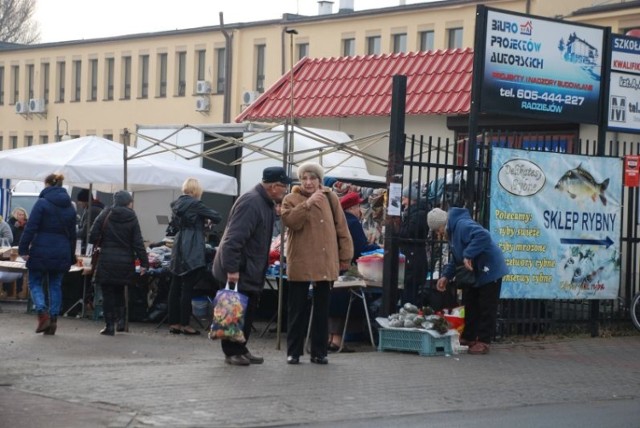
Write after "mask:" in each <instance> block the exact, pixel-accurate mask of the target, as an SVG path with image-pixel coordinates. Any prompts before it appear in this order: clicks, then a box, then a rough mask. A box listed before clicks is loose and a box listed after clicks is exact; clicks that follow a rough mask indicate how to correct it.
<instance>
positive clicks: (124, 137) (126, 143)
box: [122, 128, 129, 190]
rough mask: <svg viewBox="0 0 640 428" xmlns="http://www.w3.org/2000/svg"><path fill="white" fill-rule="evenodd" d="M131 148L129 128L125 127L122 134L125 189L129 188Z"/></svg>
mask: <svg viewBox="0 0 640 428" xmlns="http://www.w3.org/2000/svg"><path fill="white" fill-rule="evenodd" d="M128 148H129V129H127V128H124V133H123V134H122V150H123V152H122V156H123V158H124V159H123V160H124V175H123V184H124V190H127V160H128V158H129V154H128V150H127V149H128Z"/></svg>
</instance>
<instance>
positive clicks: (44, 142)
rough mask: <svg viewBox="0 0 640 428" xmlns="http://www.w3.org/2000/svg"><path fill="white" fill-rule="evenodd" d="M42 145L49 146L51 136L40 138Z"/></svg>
mask: <svg viewBox="0 0 640 428" xmlns="http://www.w3.org/2000/svg"><path fill="white" fill-rule="evenodd" d="M40 144H49V136H48V135H41V136H40Z"/></svg>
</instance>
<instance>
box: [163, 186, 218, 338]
mask: <svg viewBox="0 0 640 428" xmlns="http://www.w3.org/2000/svg"><path fill="white" fill-rule="evenodd" d="M202 192H203V190H202V186H201V185H200V182H199V181H198V180H196V179H195V178H188V179H187V180H186V181H185V182H184V183H183V184H182V193H183V194H182V195H181V196H180V197H179V198H178V199H176V200H175V201H173V202H172V203H171V212H172V214H173V218H172V219H171V224H173V225H174V226H175V227H176V228H177V230H178V232H177V233H176V236H175V238H174V242H173V248H172V251H171V273H172V274H173V280H172V281H171V287H170V288H169V333H172V334H180V333H182V334H187V335H193V334H200V332H199V331H197V330H194V329H193V327H191V326H190V325H189V317H191V297H192V294H193V285H194V284H196V283H198V281H199V280H200V277H201V275H203V274H204V269H205V267H206V265H207V263H206V259H205V242H204V226H205V221H206V222H207V223H208V222H212V223H213V224H218V223H220V221H221V220H222V217H221V216H220V214H218V213H217V212H216V211H214V210H212V209H211V208H207V206H206V205H205V204H204V203H202V201H201V200H200V198H201V197H202Z"/></svg>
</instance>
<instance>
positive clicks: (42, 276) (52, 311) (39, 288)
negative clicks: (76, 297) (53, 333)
mask: <svg viewBox="0 0 640 428" xmlns="http://www.w3.org/2000/svg"><path fill="white" fill-rule="evenodd" d="M63 276H64V272H51V271H46V270H31V269H30V270H29V290H30V292H31V298H32V299H33V304H34V305H35V307H36V312H38V313H41V312H46V311H47V299H46V297H45V285H44V282H45V281H46V280H47V278H48V287H47V289H48V292H49V295H48V298H49V299H48V300H49V307H48V309H49V315H50V316H52V317H55V316H58V315H59V314H60V309H61V306H62V277H63Z"/></svg>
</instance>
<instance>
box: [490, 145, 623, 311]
mask: <svg viewBox="0 0 640 428" xmlns="http://www.w3.org/2000/svg"><path fill="white" fill-rule="evenodd" d="M622 168H623V165H622V159H620V158H603V157H593V156H578V155H569V154H563V155H562V156H558V155H557V154H556V153H549V152H536V151H527V150H515V149H503V148H494V149H493V157H492V164H491V183H492V186H491V199H490V200H491V211H490V212H491V217H490V223H489V224H490V230H491V234H492V236H493V238H494V240H495V241H496V242H497V243H498V246H499V247H500V248H501V249H502V251H503V253H504V256H505V261H506V262H507V265H508V266H509V269H510V272H509V274H508V275H506V276H505V277H504V278H503V279H502V290H501V295H500V296H501V297H502V298H506V299H616V298H617V297H618V290H619V288H620V262H621V258H620V247H621V238H620V236H621V228H622Z"/></svg>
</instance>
